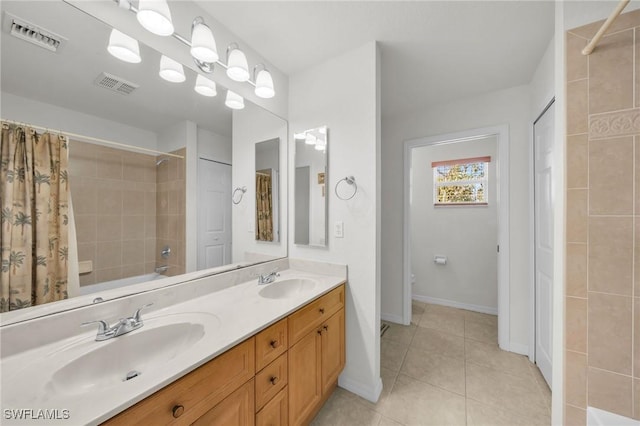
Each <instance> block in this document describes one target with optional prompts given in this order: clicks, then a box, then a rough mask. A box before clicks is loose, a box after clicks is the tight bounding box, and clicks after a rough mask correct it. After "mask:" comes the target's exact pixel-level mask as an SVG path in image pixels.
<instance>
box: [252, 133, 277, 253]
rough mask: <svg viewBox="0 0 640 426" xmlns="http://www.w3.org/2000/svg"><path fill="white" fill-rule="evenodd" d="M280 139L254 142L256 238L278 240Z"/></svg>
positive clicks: (259, 239)
mask: <svg viewBox="0 0 640 426" xmlns="http://www.w3.org/2000/svg"><path fill="white" fill-rule="evenodd" d="M279 200H280V139H272V140H269V141H264V142H258V143H257V144H256V240H257V241H279V235H280V227H279V226H280V225H279V220H278V219H279V212H278V210H279V209H278V206H279V204H280V203H279Z"/></svg>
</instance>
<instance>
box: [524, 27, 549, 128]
mask: <svg viewBox="0 0 640 426" xmlns="http://www.w3.org/2000/svg"><path fill="white" fill-rule="evenodd" d="M554 55H555V37H553V38H552V39H551V41H550V42H549V45H548V46H547V50H545V52H544V55H543V56H542V59H540V63H539V64H538V67H537V68H536V71H535V73H534V74H533V78H532V79H531V83H529V89H530V91H531V114H532V115H531V119H532V120H535V119H537V118H538V116H539V115H540V114H541V113H542V111H543V110H544V108H545V107H546V106H547V105H548V104H549V102H550V101H551V99H553V97H554V94H555V87H554V82H555V76H554V65H555V58H554ZM532 122H533V121H532Z"/></svg>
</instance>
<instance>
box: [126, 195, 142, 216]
mask: <svg viewBox="0 0 640 426" xmlns="http://www.w3.org/2000/svg"><path fill="white" fill-rule="evenodd" d="M144 197H145V193H144V192H142V191H122V213H123V214H128V215H136V214H137V215H144V206H145V200H144Z"/></svg>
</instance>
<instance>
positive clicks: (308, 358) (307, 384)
mask: <svg viewBox="0 0 640 426" xmlns="http://www.w3.org/2000/svg"><path fill="white" fill-rule="evenodd" d="M321 339H322V337H321V335H320V332H319V330H318V331H316V330H314V331H311V332H310V333H307V334H306V335H305V336H304V337H303V338H302V339H300V341H299V342H298V343H296V344H295V345H293V346H292V347H291V348H290V349H289V422H290V424H292V425H299V424H302V423H303V422H304V421H305V420H306V419H307V417H308V416H309V415H310V414H311V413H312V412H313V411H314V410H315V409H316V406H317V405H318V404H319V403H320V401H321V400H322V383H321V377H320V345H321Z"/></svg>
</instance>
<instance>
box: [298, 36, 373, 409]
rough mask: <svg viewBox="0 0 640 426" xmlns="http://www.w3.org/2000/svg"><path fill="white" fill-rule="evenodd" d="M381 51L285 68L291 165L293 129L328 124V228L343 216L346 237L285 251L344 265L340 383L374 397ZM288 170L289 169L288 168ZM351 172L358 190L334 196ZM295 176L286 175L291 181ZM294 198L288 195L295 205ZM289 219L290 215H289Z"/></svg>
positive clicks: (353, 52) (361, 50)
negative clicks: (348, 195)
mask: <svg viewBox="0 0 640 426" xmlns="http://www.w3.org/2000/svg"><path fill="white" fill-rule="evenodd" d="M378 55H379V51H378V48H377V45H376V43H375V42H371V43H367V44H366V45H364V46H362V47H360V48H358V49H355V50H351V51H349V52H347V53H345V54H343V55H341V56H338V57H335V58H332V59H329V60H327V61H326V62H323V63H321V64H318V65H316V66H314V67H313V68H311V69H308V70H305V71H302V72H299V73H297V74H294V75H292V76H290V80H289V81H290V86H289V101H290V102H289V111H290V125H291V130H292V132H290V133H291V137H290V143H289V146H290V156H289V165H290V166H289V167H290V169H291V168H292V167H293V165H294V164H295V159H294V157H293V156H294V143H295V142H294V140H293V134H292V133H293V132H299V131H302V130H305V129H312V128H316V127H319V126H322V125H325V124H326V125H327V126H328V129H329V141H328V144H329V148H328V151H329V164H328V173H327V194H328V195H329V200H328V202H329V215H328V223H329V229H333V224H335V223H336V222H338V221H340V222H343V223H344V238H335V237H334V236H333V234H332V233H331V232H330V233H329V234H330V235H329V239H328V247H327V248H326V249H321V248H311V247H299V246H296V245H295V244H294V243H293V232H291V233H290V234H291V235H292V237H291V238H290V239H289V247H290V253H289V255H290V257H293V258H302V259H314V260H317V261H327V262H334V263H342V264H347V265H349V283H348V285H347V295H346V321H347V324H346V342H347V364H346V367H345V370H344V372H343V373H342V375H341V376H340V381H339V384H340V386H341V387H344V388H346V389H348V390H350V391H352V392H354V393H357V394H358V395H361V396H363V397H364V398H366V399H369V400H377V398H378V396H379V393H380V391H381V389H382V382H381V380H380V328H379V282H380V281H379V273H378V269H377V260H378V258H377V256H378V250H379V247H378V242H379V240H378V238H379V231H378V220H379V214H380V213H379V212H380V207H379V206H380V205H379V192H378V191H379V187H378V182H379V181H378V179H379V173H380V169H379V164H378V160H379V155H378V154H379V153H378V150H379V146H380V145H379V144H380V134H379V131H378V129H379V127H378V126H379V119H380V115H379V104H378V103H379V91H380V81H379V62H378V61H379V59H378V58H379V56H378ZM291 174H292V175H293V173H291ZM347 175H353V176H355V178H356V180H357V183H358V188H359V189H358V194H357V195H356V196H355V197H354V198H353V199H352V200H349V201H341V200H338V199H337V198H336V197H335V195H334V193H333V187H334V185H335V184H336V182H337V181H338V180H340V179H341V178H343V177H344V176H347ZM292 185H293V182H292V181H291V182H290V183H289V186H290V187H293V186H292ZM293 208H294V200H293V199H290V200H289V210H290V211H293ZM290 223H291V224H292V225H291V226H293V221H291V222H290Z"/></svg>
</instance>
